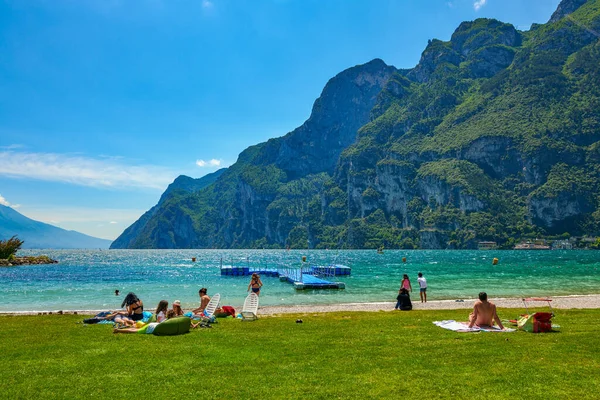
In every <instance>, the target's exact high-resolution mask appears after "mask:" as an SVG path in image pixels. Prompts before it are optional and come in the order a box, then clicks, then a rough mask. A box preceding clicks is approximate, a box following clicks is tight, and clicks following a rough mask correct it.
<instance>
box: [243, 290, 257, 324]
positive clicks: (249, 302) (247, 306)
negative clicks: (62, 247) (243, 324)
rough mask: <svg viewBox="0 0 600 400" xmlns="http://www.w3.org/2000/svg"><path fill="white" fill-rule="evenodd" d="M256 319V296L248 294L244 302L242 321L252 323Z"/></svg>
mask: <svg viewBox="0 0 600 400" xmlns="http://www.w3.org/2000/svg"><path fill="white" fill-rule="evenodd" d="M256 319H258V295H257V294H256V293H250V294H249V295H248V297H246V300H245V301H244V307H243V308H242V321H254V320H256Z"/></svg>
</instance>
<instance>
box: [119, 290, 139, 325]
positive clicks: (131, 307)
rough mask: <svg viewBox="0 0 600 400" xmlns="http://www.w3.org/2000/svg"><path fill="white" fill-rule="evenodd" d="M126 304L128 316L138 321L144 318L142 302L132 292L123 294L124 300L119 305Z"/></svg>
mask: <svg viewBox="0 0 600 400" xmlns="http://www.w3.org/2000/svg"><path fill="white" fill-rule="evenodd" d="M125 306H127V313H128V314H129V318H131V319H132V320H134V321H139V320H141V319H143V318H144V303H143V302H142V301H141V300H140V299H138V297H137V296H136V295H135V293H133V292H129V293H128V294H127V296H125V300H123V303H121V307H125Z"/></svg>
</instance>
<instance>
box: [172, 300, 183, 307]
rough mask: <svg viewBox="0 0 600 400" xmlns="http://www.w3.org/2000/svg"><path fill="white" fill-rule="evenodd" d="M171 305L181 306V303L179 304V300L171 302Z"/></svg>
mask: <svg viewBox="0 0 600 400" xmlns="http://www.w3.org/2000/svg"><path fill="white" fill-rule="evenodd" d="M173 305H174V306H180V305H181V302H180V301H179V300H175V301H174V302H173Z"/></svg>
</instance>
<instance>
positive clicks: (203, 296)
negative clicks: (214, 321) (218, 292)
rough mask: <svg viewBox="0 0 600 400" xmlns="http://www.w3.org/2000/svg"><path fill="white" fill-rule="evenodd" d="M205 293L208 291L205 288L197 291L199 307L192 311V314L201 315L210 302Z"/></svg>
mask: <svg viewBox="0 0 600 400" xmlns="http://www.w3.org/2000/svg"><path fill="white" fill-rule="evenodd" d="M206 292H208V289H206V288H202V289H200V290H199V291H198V294H199V295H200V307H198V308H196V309H195V310H193V311H192V312H193V313H194V314H202V313H203V312H204V310H205V309H206V306H207V305H208V302H209V301H210V297H209V296H208V295H207V294H206Z"/></svg>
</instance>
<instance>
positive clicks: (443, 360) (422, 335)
mask: <svg viewBox="0 0 600 400" xmlns="http://www.w3.org/2000/svg"><path fill="white" fill-rule="evenodd" d="M518 311H519V310H506V309H504V310H500V315H501V317H503V318H514V317H516V315H517V313H518ZM467 314H468V312H467V311H466V310H457V311H412V312H379V313H358V312H341V313H329V314H318V315H317V314H314V315H312V314H308V315H301V316H298V315H286V316H280V317H269V318H261V319H260V320H258V321H255V322H241V321H239V320H232V319H226V320H219V323H218V324H215V325H214V327H213V328H212V329H198V330H195V331H192V332H191V333H189V334H186V335H182V336H175V337H158V336H153V335H123V334H119V335H115V334H113V333H112V329H111V327H110V326H108V325H91V326H85V325H83V324H81V323H80V321H81V320H82V319H83V317H82V316H77V315H49V316H18V317H17V316H15V317H12V316H6V317H0V377H1V379H0V398H27V399H30V398H83V397H95V398H106V397H111V398H114V399H123V398H144V399H154V398H165V399H171V398H203V399H206V398H209V399H212V398H215V399H251V398H257V399H258V398H277V399H290V398H372V399H379V398H399V397H404V398H407V399H412V398H415V399H416V398H418V399H430V398H486V399H490V398H506V397H512V398H528V399H537V398H539V399H566V398H577V399H583V398H590V399H591V398H598V397H599V396H600V378H599V371H600V332H599V328H600V310H559V311H557V317H556V318H555V322H556V323H558V324H560V325H561V326H562V328H561V330H560V332H559V333H547V334H530V333H524V332H515V333H455V332H451V331H447V330H444V329H441V328H438V327H436V326H434V325H433V324H432V323H431V322H432V321H435V320H442V319H457V320H465V319H466V316H467ZM297 318H302V320H303V321H304V323H302V324H297V323H296V322H295V321H296V319H297Z"/></svg>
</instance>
